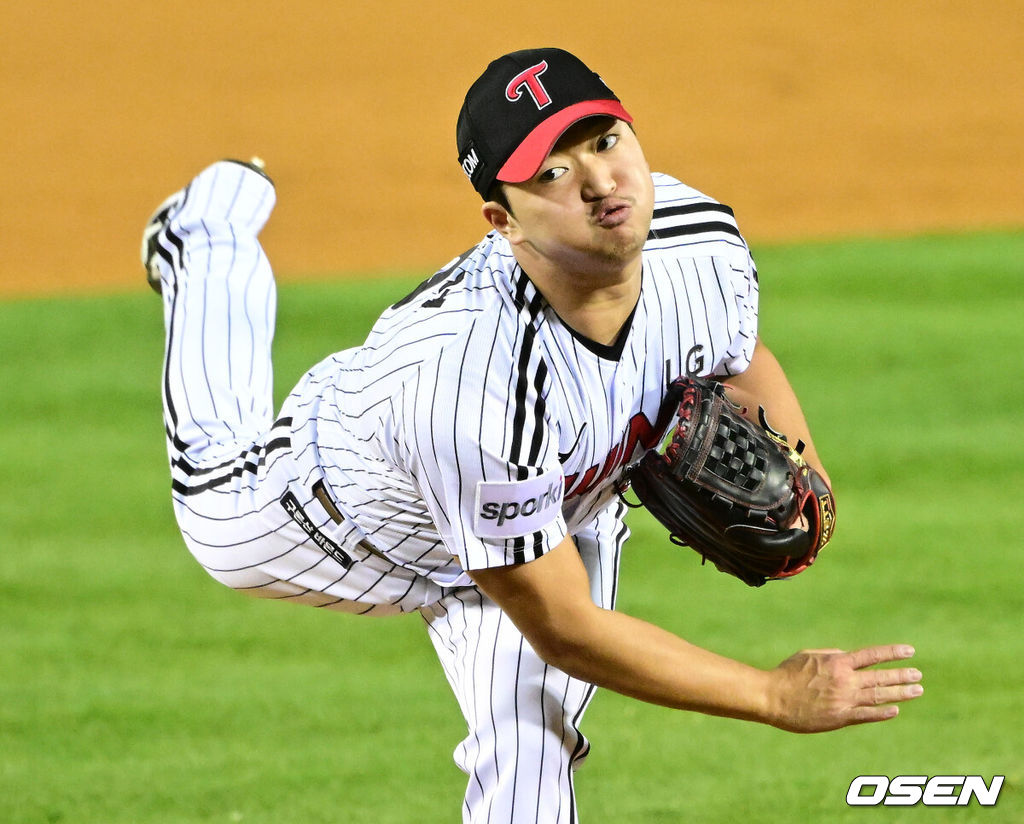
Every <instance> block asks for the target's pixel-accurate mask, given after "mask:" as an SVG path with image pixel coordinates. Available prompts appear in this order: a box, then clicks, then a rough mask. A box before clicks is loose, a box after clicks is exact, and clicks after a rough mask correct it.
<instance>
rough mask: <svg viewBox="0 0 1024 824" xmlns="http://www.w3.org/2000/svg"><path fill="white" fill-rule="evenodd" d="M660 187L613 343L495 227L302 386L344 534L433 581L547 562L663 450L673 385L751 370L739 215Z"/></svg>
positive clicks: (753, 308) (300, 454) (309, 439)
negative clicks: (543, 290)
mask: <svg viewBox="0 0 1024 824" xmlns="http://www.w3.org/2000/svg"><path fill="white" fill-rule="evenodd" d="M654 183H655V211H654V219H653V223H652V227H651V233H650V236H649V239H648V242H647V244H646V246H645V248H644V253H643V282H642V287H641V294H640V299H639V302H638V304H637V306H636V308H635V310H634V312H633V315H632V318H631V319H630V321H629V322H628V323H627V324H626V326H625V327H624V330H623V333H622V335H621V336H620V339H619V340H618V341H617V343H616V344H615V345H614V346H611V347H606V346H600V345H597V344H595V343H593V342H591V341H587V340H585V339H582V338H581V337H580V336H578V335H577V334H576V333H574V331H573V330H571V329H570V328H568V327H567V326H566V325H565V324H564V323H563V322H562V321H561V320H560V319H559V317H558V316H557V315H556V314H555V313H554V311H553V310H552V309H551V308H550V307H549V306H548V305H547V303H546V302H545V301H544V299H543V297H542V296H541V295H540V294H539V292H538V291H537V290H536V288H535V287H534V285H533V284H532V283H531V281H530V279H529V277H528V273H525V272H523V270H522V269H521V268H520V267H519V266H518V265H517V263H516V261H515V259H514V257H513V256H512V252H511V248H510V247H509V245H508V243H507V242H506V241H505V240H504V239H503V238H501V237H500V236H499V235H497V234H496V233H493V232H492V233H490V234H488V235H487V236H486V237H485V238H484V239H483V240H482V241H481V242H480V243H479V244H478V245H477V246H476V247H474V248H473V249H471V250H470V251H469V252H467V253H466V254H465V255H463V256H462V257H460V258H458V259H456V260H455V261H453V262H451V263H450V264H448V265H447V266H446V267H444V268H443V269H442V270H441V271H439V272H438V273H437V274H436V275H434V276H433V277H432V278H430V279H429V280H427V281H425V282H424V283H423V284H422V285H421V286H420V287H419V288H418V289H417V290H416V291H414V292H413V293H412V294H411V295H409V296H408V297H406V298H405V299H403V300H402V301H400V302H398V303H397V304H395V305H394V306H392V307H391V308H390V309H388V310H387V311H386V312H385V313H384V314H383V315H382V316H381V317H380V319H379V320H378V321H377V323H376V324H375V325H374V327H373V329H372V331H371V332H370V334H369V336H368V337H367V339H366V342H365V344H364V345H363V346H361V347H358V348H355V349H350V350H345V351H342V352H339V353H336V354H335V355H333V356H331V357H329V358H327V359H326V360H325V361H323V362H321V363H320V364H318V365H317V366H315V367H314V368H313V369H312V370H311V371H310V372H309V373H308V374H307V375H306V377H305V378H304V379H303V380H302V381H301V382H300V384H299V385H298V386H297V387H296V388H295V390H294V391H293V393H292V394H291V395H290V396H289V398H288V399H287V400H286V402H285V404H284V407H283V409H282V411H281V416H282V418H290V419H291V429H292V451H293V453H294V455H295V460H296V463H297V465H298V467H299V470H300V473H302V474H304V475H305V478H303V480H304V481H305V482H307V483H309V482H311V481H312V480H315V479H319V478H322V479H324V480H325V481H326V484H327V488H328V489H329V490H330V493H331V497H332V498H333V500H334V502H335V504H336V506H337V508H338V510H339V511H340V513H341V515H342V519H343V522H342V526H341V529H340V530H339V531H338V532H337V533H336V534H337V535H339V536H340V537H341V540H342V543H343V546H345V547H346V548H352V547H354V546H355V545H357V544H360V543H361V544H362V546H363V548H367V547H369V548H371V549H372V550H375V551H376V552H378V553H380V554H383V555H384V556H386V557H387V558H388V559H389V560H390V561H392V562H394V563H395V564H397V565H398V566H400V567H403V568H405V569H406V570H408V571H410V572H414V573H417V574H419V575H422V576H425V577H426V578H428V579H430V580H432V581H433V582H434V583H435V584H438V585H440V586H453V585H463V584H468V583H470V581H469V578H468V576H466V575H465V573H464V570H467V569H476V568H483V567H489V566H496V565H506V564H511V563H517V562H523V561H527V560H531V559H534V558H537V557H539V556H540V555H541V554H543V553H544V552H546V551H547V550H549V549H551V548H553V547H554V546H556V545H557V544H558V543H559V542H560V541H561V540H562V539H563V538H564V537H565V536H566V535H567V534H574V533H575V532H577V531H579V530H581V529H583V528H584V527H586V526H587V525H588V523H589V522H590V521H592V519H593V518H594V517H595V516H596V514H597V513H598V512H599V511H600V510H601V509H602V508H604V507H605V506H606V505H607V504H608V502H609V501H610V499H611V498H612V497H613V496H614V495H615V482H616V481H617V480H619V479H620V477H621V474H622V470H623V467H624V466H625V465H626V464H627V463H628V461H629V460H631V459H632V458H633V457H635V456H636V455H637V454H639V452H640V451H641V450H642V449H644V448H645V447H647V446H650V445H652V444H653V441H654V439H656V437H657V435H658V421H657V415H658V411H659V407H660V404H661V400H662V397H663V394H664V389H665V386H666V384H667V382H668V381H669V380H671V379H672V378H674V377H676V376H677V375H679V374H682V373H683V372H686V371H693V372H696V373H700V374H719V375H727V374H735V373H736V372H741V371H743V370H744V369H745V368H746V367H747V365H748V364H749V362H750V357H751V355H752V353H753V348H754V342H755V338H756V330H757V298H758V285H757V275H756V270H755V268H754V263H753V261H752V259H751V257H750V253H749V250H748V248H747V245H746V243H745V242H744V240H743V238H742V237H741V235H740V232H739V230H738V228H737V226H736V222H735V220H734V218H733V214H732V211H731V210H730V209H729V208H728V207H726V206H723V205H721V204H719V203H717V202H715V201H714V200H712V199H710V198H708V197H707V196H705V195H703V194H701V193H699V192H697V191H696V190H694V189H692V188H690V187H688V186H686V185H684V184H682V183H680V182H679V181H677V180H675V179H673V178H671V177H668V176H666V175H661V174H655V175H654Z"/></svg>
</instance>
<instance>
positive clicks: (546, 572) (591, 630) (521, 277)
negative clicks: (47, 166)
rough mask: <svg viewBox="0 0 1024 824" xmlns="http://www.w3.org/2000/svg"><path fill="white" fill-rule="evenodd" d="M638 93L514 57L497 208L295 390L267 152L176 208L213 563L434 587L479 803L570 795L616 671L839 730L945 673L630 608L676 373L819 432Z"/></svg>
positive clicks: (163, 219)
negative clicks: (649, 616)
mask: <svg viewBox="0 0 1024 824" xmlns="http://www.w3.org/2000/svg"><path fill="white" fill-rule="evenodd" d="M631 124H632V119H631V117H630V115H629V114H628V112H627V111H626V110H625V108H623V106H622V104H621V102H620V101H619V100H618V99H617V98H616V97H615V95H614V94H613V93H612V92H611V90H610V89H609V88H608V87H607V86H606V85H605V83H604V82H603V81H602V80H601V79H600V78H599V77H598V76H597V75H596V74H594V73H593V72H592V71H591V70H590V69H588V68H587V67H586V66H585V65H584V64H583V63H582V62H581V61H580V60H578V59H577V58H576V57H574V56H573V55H571V54H569V53H567V52H564V51H561V50H557V49H530V50H525V51H520V52H515V53H513V54H509V55H505V56H503V57H501V58H499V59H497V60H495V61H494V62H492V63H491V64H490V65H489V66H488V67H487V69H486V71H485V72H484V73H483V74H482V76H481V77H480V78H479V79H478V80H477V81H476V82H475V83H474V84H473V85H472V87H471V88H470V89H469V91H468V93H467V95H466V98H465V102H464V105H463V107H462V110H461V113H460V115H459V119H458V125H457V144H458V151H459V164H460V166H461V167H462V170H463V172H464V173H465V174H466V176H467V177H468V178H469V180H470V182H471V184H472V186H473V187H474V189H475V190H476V191H477V193H478V194H480V195H481V197H482V198H483V207H482V213H483V217H484V218H485V220H486V221H487V222H488V224H489V226H490V231H489V232H488V234H487V235H486V236H485V237H484V238H483V239H482V240H481V241H480V242H479V243H478V244H477V245H476V246H474V247H473V248H471V249H470V250H469V251H467V252H466V253H464V254H462V255H460V256H459V257H457V258H455V259H454V260H453V261H451V262H450V263H449V264H448V265H446V266H445V267H443V268H442V269H441V270H440V271H439V272H437V273H436V274H435V275H434V276H433V277H431V278H429V279H428V280H426V281H425V282H424V283H423V284H422V285H420V287H419V288H417V289H416V290H415V291H414V292H413V293H412V294H410V295H408V296H407V297H405V298H403V299H402V300H400V301H398V302H397V303H396V304H394V305H393V306H391V307H389V308H388V309H386V310H385V311H384V312H383V314H382V315H381V316H380V318H379V320H378V321H377V322H376V324H375V325H374V326H373V328H372V329H371V331H370V333H369V335H368V336H367V338H366V341H365V343H364V344H363V345H362V346H359V347H356V348H353V349H349V350H346V351H342V352H338V353H336V354H334V355H332V356H330V357H328V358H327V359H326V360H324V361H323V362H321V363H319V364H317V365H316V366H314V367H313V368H312V369H311V370H310V371H309V372H308V373H307V374H306V375H305V377H303V378H302V380H301V381H300V382H299V384H298V385H297V386H296V387H295V389H294V390H293V391H292V392H291V394H290V395H289V396H288V397H287V399H286V400H285V402H284V404H283V406H282V408H281V409H280V410H279V411H278V412H277V413H276V415H275V412H274V410H273V408H272V400H271V382H272V381H271V374H272V373H271V360H270V347H271V339H272V336H273V333H274V311H275V287H274V281H273V276H272V273H271V267H270V264H269V263H268V261H267V258H266V256H265V255H264V253H263V250H262V249H261V247H260V244H259V242H258V240H257V236H258V234H259V232H260V229H261V228H262V227H263V225H264V223H265V222H266V221H267V219H268V217H269V216H270V213H271V210H272V208H273V206H274V201H275V190H274V186H273V184H272V182H271V180H270V179H269V178H268V177H267V176H266V174H265V173H264V171H263V170H262V168H260V166H259V165H257V164H246V163H241V162H237V161H222V162H219V163H215V164H214V165H212V166H210V167H209V168H207V169H206V170H205V171H203V172H202V173H200V174H199V175H198V176H197V177H196V178H195V179H194V180H193V181H192V182H191V183H190V184H189V185H188V186H187V187H186V188H185V189H184V190H182V191H181V192H179V193H177V194H176V195H174V196H172V197H171V198H170V199H169V200H167V201H166V202H165V203H164V204H162V205H161V207H160V208H159V209H158V210H157V212H156V213H155V214H154V216H153V218H152V219H151V221H150V223H149V224H148V225H147V227H146V230H145V234H144V237H143V252H142V255H143V262H144V264H145V266H146V269H147V272H148V275H149V278H150V281H151V283H152V284H153V285H154V287H155V288H157V289H158V290H159V291H160V292H161V294H162V297H163V305H164V316H165V321H166V355H165V368H164V374H163V400H164V418H165V424H166V431H167V447H168V453H169V457H170V467H171V476H172V498H173V504H174V511H175V515H176V517H177V521H178V524H179V526H180V528H181V532H182V535H183V536H184V539H185V542H186V544H187V546H188V548H189V550H190V551H191V553H192V554H193V555H194V556H195V558H196V559H197V560H198V561H199V563H200V564H202V566H203V567H204V568H205V569H206V570H207V572H209V574H210V575H211V576H213V577H214V578H215V579H216V580H218V581H220V582H222V583H223V584H226V585H227V586H229V587H232V588H234V589H237V590H240V591H242V592H246V593H248V594H250V595H255V596H258V597H262V598H272V599H277V600H286V601H294V602H296V603H302V604H310V605H312V606H317V607H323V608H326V609H334V610H342V611H346V612H356V613H361V614H367V615H387V614H395V613H406V612H414V611H418V612H419V613H420V614H421V615H422V617H423V619H424V621H425V624H426V628H427V631H428V634H429V636H430V639H431V641H432V642H433V645H434V647H435V649H436V652H437V655H438V658H439V659H440V662H441V664H442V666H443V668H444V672H445V674H446V676H447V679H448V681H449V683H450V685H451V688H452V690H453V691H454V693H455V697H456V699H457V700H458V702H459V706H460V708H461V710H462V712H463V715H464V717H465V720H466V724H467V734H466V736H465V738H464V739H463V740H462V742H461V743H460V744H459V745H458V747H457V748H456V751H455V760H456V763H457V764H458V766H459V767H460V768H461V769H462V770H464V771H465V773H466V774H467V776H468V781H467V786H466V795H465V800H464V804H463V820H464V821H466V822H483V821H491V822H499V821H500V822H570V821H575V820H576V811H575V798H574V792H573V774H574V772H575V770H576V769H577V768H578V767H579V766H580V765H581V764H582V763H583V761H584V759H585V758H586V757H587V754H588V752H589V749H590V744H589V742H588V740H587V739H586V738H585V737H584V735H583V733H582V732H581V731H580V723H581V719H582V717H583V714H584V711H585V710H586V707H587V705H588V703H589V702H590V700H591V698H592V697H593V694H594V690H595V688H596V687H598V686H603V687H607V688H609V689H613V690H616V691H618V692H621V693H623V694H626V695H630V696H634V697H636V698H638V699H640V700H643V701H648V702H652V703H657V704H661V705H665V706H669V707H677V708H681V709H689V710H696V711H700V712H704V713H710V714H716V715H723V716H730V717H735V718H741V719H749V720H754V721H759V722H763V723H767V724H772V725H775V726H777V727H780V728H783V729H788V730H794V731H801V732H810V731H821V730H828V729H834V728H838V727H842V726H846V725H849V724H856V723H862V722H866V721H877V720H883V719H887V718H891V717H893V716H894V715H895V714H896V713H897V707H896V704H897V703H898V702H901V701H905V700H907V699H909V698H912V697H914V696H915V695H917V694H919V693H920V691H921V688H920V685H919V684H918V682H919V680H920V678H921V675H920V673H919V672H918V671H917V670H915V669H912V668H909V667H896V668H890V669H882V670H878V669H868V667H870V666H871V665H874V664H878V663H881V662H886V661H895V660H898V659H904V658H908V657H909V656H910V655H912V654H913V650H912V649H911V648H910V647H907V646H905V645H891V646H881V647H872V648H868V649H863V650H859V651H856V652H849V653H847V652H841V651H838V650H824V651H821V650H819V651H805V652H802V653H798V654H797V655H795V656H793V657H792V658H790V659H787V661H785V662H783V663H782V664H781V665H780V666H778V667H777V668H775V669H772V670H768V671H765V670H761V669H756V668H753V667H750V666H747V665H745V664H743V663H740V662H738V661H734V660H731V659H728V658H723V657H721V656H718V655H716V654H714V653H712V652H710V651H706V650H703V649H700V648H697V647H695V646H693V645H690V644H688V643H687V642H686V641H684V640H683V639H681V638H679V637H678V636H676V635H674V634H672V633H670V632H668V631H665V630H663V629H660V628H658V627H655V626H653V625H651V624H648V623H646V622H644V621H640V620H637V619H635V618H632V617H630V616H627V615H625V614H623V613H620V612H617V611H616V610H615V599H616V588H617V574H618V567H619V557H620V553H621V551H622V548H623V545H624V543H625V541H626V539H627V537H628V535H629V532H628V529H627V528H626V526H625V524H624V523H623V513H624V506H623V504H622V503H621V501H620V499H619V497H618V496H617V494H616V483H617V481H619V480H620V479H621V477H622V473H623V469H624V467H625V466H626V465H627V463H628V462H629V461H630V460H632V459H634V458H635V457H636V456H637V455H639V454H640V453H641V452H643V450H645V449H647V448H648V447H650V446H652V445H653V444H654V441H655V440H656V438H657V436H658V432H659V425H660V424H663V422H660V421H659V420H658V417H659V408H660V404H661V401H662V398H663V396H664V393H665V388H666V385H667V383H668V382H669V381H670V380H671V379H672V378H673V377H675V376H677V375H679V374H683V373H691V374H700V375H714V376H722V377H724V376H728V377H729V382H730V384H732V385H733V387H734V391H735V392H737V393H739V394H741V395H745V396H748V397H750V398H752V399H757V400H758V402H760V403H763V404H764V405H765V406H766V407H767V408H768V409H769V410H770V413H771V416H772V420H773V424H774V425H775V426H776V428H778V429H781V430H782V431H784V432H787V433H789V434H790V435H791V436H793V437H797V438H800V439H802V440H803V441H804V442H805V443H806V444H807V450H806V451H805V453H804V454H805V457H806V458H807V459H808V461H809V462H810V463H812V465H814V466H816V467H817V468H818V469H819V470H820V471H821V472H824V470H823V468H822V467H821V463H820V461H819V459H818V457H817V454H816V452H815V450H814V446H813V441H812V440H811V437H810V433H809V432H808V429H807V424H806V422H805V420H804V416H803V414H802V413H801V411H800V406H799V404H798V402H797V400H796V398H795V397H794V395H793V392H792V390H791V389H790V386H789V383H788V382H787V380H786V378H785V375H784V373H783V371H782V369H781V367H780V366H779V364H778V362H777V361H776V360H775V358H774V357H773V356H772V354H771V352H770V351H769V350H768V349H767V348H766V347H765V346H764V345H763V344H762V343H761V342H760V341H759V340H758V337H757V311H758V280H757V273H756V270H755V267H754V263H753V261H752V259H751V256H750V252H749V250H748V248H747V245H746V243H745V242H744V240H743V237H742V236H741V234H740V232H739V230H738V228H737V224H736V221H735V219H734V217H733V213H732V211H731V210H730V209H729V208H728V207H726V206H724V205H722V204H720V203H717V202H715V201H714V200H712V199H711V198H709V197H706V196H705V195H703V194H701V193H700V192H697V191H695V190H694V189H692V188H690V187H689V186H686V185H685V184H683V183H681V182H679V181H678V180H675V179H673V178H672V177H669V176H667V175H664V174H652V173H651V172H650V170H649V168H648V165H647V162H646V160H645V158H644V155H643V152H642V150H641V147H640V143H639V140H638V138H637V136H636V134H635V133H634V131H633V129H632V125H631Z"/></svg>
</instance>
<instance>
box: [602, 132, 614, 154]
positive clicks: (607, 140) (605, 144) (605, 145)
mask: <svg viewBox="0 0 1024 824" xmlns="http://www.w3.org/2000/svg"><path fill="white" fill-rule="evenodd" d="M618 142H619V136H618V135H617V134H610V133H609V134H605V135H601V137H600V138H598V141H597V150H598V151H599V152H606V151H608V150H609V149H610V148H612V146H614V145H615V144H616V143H618Z"/></svg>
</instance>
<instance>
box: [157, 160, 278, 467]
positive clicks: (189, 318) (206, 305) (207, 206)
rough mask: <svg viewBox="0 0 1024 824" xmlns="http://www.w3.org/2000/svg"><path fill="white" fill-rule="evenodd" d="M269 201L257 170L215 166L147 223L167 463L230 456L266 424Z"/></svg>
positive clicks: (269, 402) (269, 187)
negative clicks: (158, 318)
mask: <svg viewBox="0 0 1024 824" xmlns="http://www.w3.org/2000/svg"><path fill="white" fill-rule="evenodd" d="M274 202H275V193H274V186H273V184H272V183H271V181H270V179H269V178H268V177H267V176H266V175H265V174H263V173H262V171H261V170H260V169H259V168H258V167H256V166H254V165H252V164H245V163H239V162H235V161H221V162H219V163H215V164H213V165H212V166H210V167H209V168H207V169H206V170H204V171H203V172H201V173H200V174H199V175H198V176H197V177H196V178H195V179H194V180H193V181H192V182H191V183H190V184H189V185H188V186H187V187H186V188H185V189H184V190H182V191H181V192H179V193H178V194H177V195H174V196H172V197H171V198H169V199H168V200H167V201H165V202H164V203H163V204H161V206H160V208H159V209H158V210H157V212H156V213H155V214H154V216H153V218H152V219H151V220H150V223H149V224H148V225H147V227H146V231H145V233H144V235H143V250H142V254H143V263H144V264H145V265H146V268H147V273H148V275H149V278H150V282H151V283H155V282H158V283H159V286H160V291H161V293H162V295H163V300H164V319H165V326H166V348H165V368H164V380H163V398H164V418H165V425H166V428H167V435H168V444H169V450H170V453H171V461H172V465H174V464H176V463H180V462H182V461H184V462H186V463H187V464H188V465H189V466H192V467H196V466H199V465H202V464H206V463H209V462H210V461H218V460H224V459H228V458H234V457H236V456H237V454H238V452H239V450H240V449H244V448H246V447H248V446H250V445H251V444H252V443H253V442H254V441H255V440H256V439H257V438H259V437H260V436H261V435H263V434H265V433H266V432H267V430H268V429H269V428H270V425H271V423H272V420H273V398H272V380H273V370H272V367H271V360H270V352H271V343H272V340H273V335H274V316H275V311H276V290H275V286H274V279H273V275H272V273H271V269H270V264H269V262H268V261H267V258H266V255H265V254H264V253H263V249H262V248H261V246H260V244H259V241H258V240H257V235H258V234H259V232H260V230H261V229H262V228H263V225H264V224H265V223H266V221H267V219H268V218H269V216H270V212H271V210H272V209H273V206H274ZM157 279H158V281H157Z"/></svg>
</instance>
